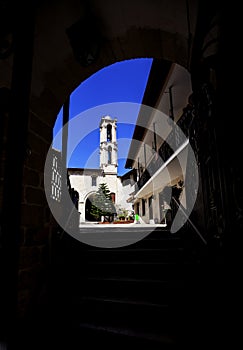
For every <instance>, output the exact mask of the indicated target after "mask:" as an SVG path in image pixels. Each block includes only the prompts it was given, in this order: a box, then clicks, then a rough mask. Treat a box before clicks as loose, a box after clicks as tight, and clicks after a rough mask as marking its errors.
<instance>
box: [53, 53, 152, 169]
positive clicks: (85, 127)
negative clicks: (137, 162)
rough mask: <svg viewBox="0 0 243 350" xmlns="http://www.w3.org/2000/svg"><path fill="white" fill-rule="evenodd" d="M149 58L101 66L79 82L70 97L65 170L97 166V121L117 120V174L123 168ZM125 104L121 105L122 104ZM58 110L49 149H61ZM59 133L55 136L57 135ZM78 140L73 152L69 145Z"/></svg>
mask: <svg viewBox="0 0 243 350" xmlns="http://www.w3.org/2000/svg"><path fill="white" fill-rule="evenodd" d="M151 64H152V59H148V58H146V59H141V58H139V59H132V60H127V61H122V62H118V63H115V64H113V65H111V66H108V67H105V68H103V69H101V70H100V71H98V72H97V73H95V74H93V75H92V76H91V77H89V78H88V79H87V80H85V81H84V82H82V83H81V84H80V85H79V87H78V88H77V89H76V90H74V91H73V93H72V94H71V96H70V123H69V130H68V135H69V137H68V167H70V168H87V167H88V168H98V167H99V121H100V119H101V117H102V116H103V115H110V116H111V117H112V118H116V119H117V138H118V174H119V175H122V174H124V173H125V172H127V171H128V170H127V169H124V164H125V161H126V156H127V152H128V150H129V146H130V141H131V138H132V135H133V130H134V125H135V123H136V120H137V115H138V112H139V108H140V106H139V104H140V103H141V102H142V99H143V94H144V90H145V87H146V83H147V79H148V76H149V72H150V68H151ZM124 103H125V104H124ZM61 127H62V109H61V110H60V112H59V114H58V116H57V120H56V123H55V126H54V128H53V136H54V137H55V138H54V141H53V147H54V148H57V149H61V137H60V132H59V131H60V129H61ZM58 132H59V134H58ZM77 138H78V139H79V142H78V143H77V142H76V141H75V144H76V143H77V146H75V149H74V150H73V147H74V146H73V145H72V142H74V141H73V140H74V139H77Z"/></svg>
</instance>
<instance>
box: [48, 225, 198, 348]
mask: <svg viewBox="0 0 243 350" xmlns="http://www.w3.org/2000/svg"><path fill="white" fill-rule="evenodd" d="M184 235H185V233H183V232H180V233H178V234H173V235H172V234H171V233H170V232H169V231H168V230H165V229H161V228H159V229H156V230H154V231H153V232H152V233H150V234H149V235H148V236H147V237H145V238H144V239H142V240H141V241H138V242H137V243H134V244H131V245H129V246H126V247H121V248H113V249H110V248H97V247H92V246H88V245H86V244H82V243H80V242H77V241H75V240H73V239H72V238H71V237H68V236H66V237H65V238H63V240H62V242H61V246H60V247H59V250H58V252H59V254H60V261H59V264H57V265H56V270H55V273H54V276H55V281H52V283H53V285H54V289H53V292H54V295H53V300H54V304H55V305H56V307H55V308H54V310H53V314H55V317H54V319H55V321H54V323H55V325H56V327H55V329H56V330H55V331H56V332H58V334H59V335H60V334H61V335H63V337H62V338H61V339H62V340H61V343H60V344H59V346H62V347H63V348H70V349H76V348H77V349H78V348H79V347H78V346H81V345H82V344H89V346H91V347H97V346H101V345H102V346H105V347H106V348H107V347H109V348H117V347H122V348H123V347H124V346H128V345H133V346H140V347H141V346H145V347H147V348H149V349H161V348H163V349H172V348H180V347H181V346H182V345H188V344H189V343H190V342H193V341H192V339H193V336H191V334H190V333H191V332H192V330H193V328H192V327H193V323H194V321H195V319H194V320H193V319H192V318H193V317H195V315H194V312H193V307H194V304H193V303H194V295H193V294H194V293H198V284H197V281H198V280H199V278H198V277H197V272H199V270H200V264H199V261H197V259H196V258H195V256H194V254H193V252H192V250H191V247H190V246H189V245H188V244H187V243H186V242H188V240H186V239H185V238H184ZM192 276H194V277H193V280H192ZM197 296H198V295H197ZM52 322H53V321H52ZM194 333H195V332H194ZM54 338H55V337H54ZM71 344H72V345H71ZM77 344H79V345H77ZM84 348H85V347H84ZM86 348H87V349H88V347H86Z"/></svg>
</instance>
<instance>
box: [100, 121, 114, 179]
mask: <svg viewBox="0 0 243 350" xmlns="http://www.w3.org/2000/svg"><path fill="white" fill-rule="evenodd" d="M116 122H117V119H112V118H111V117H110V116H105V117H102V118H101V121H100V168H101V169H102V170H103V172H104V175H117V166H118V163H117V139H116Z"/></svg>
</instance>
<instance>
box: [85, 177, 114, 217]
mask: <svg viewBox="0 0 243 350" xmlns="http://www.w3.org/2000/svg"><path fill="white" fill-rule="evenodd" d="M90 214H91V215H92V216H93V217H94V218H95V219H96V220H100V219H101V216H104V218H105V219H106V218H107V217H108V218H109V221H110V217H113V216H114V215H115V214H116V209H115V206H114V204H113V202H112V200H111V193H110V190H109V188H108V186H107V184H106V183H101V184H100V185H99V188H98V191H97V192H96V193H95V195H94V198H93V200H92V204H91V210H90Z"/></svg>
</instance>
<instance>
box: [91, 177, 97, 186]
mask: <svg viewBox="0 0 243 350" xmlns="http://www.w3.org/2000/svg"><path fill="white" fill-rule="evenodd" d="M91 179H92V186H97V176H91Z"/></svg>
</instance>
